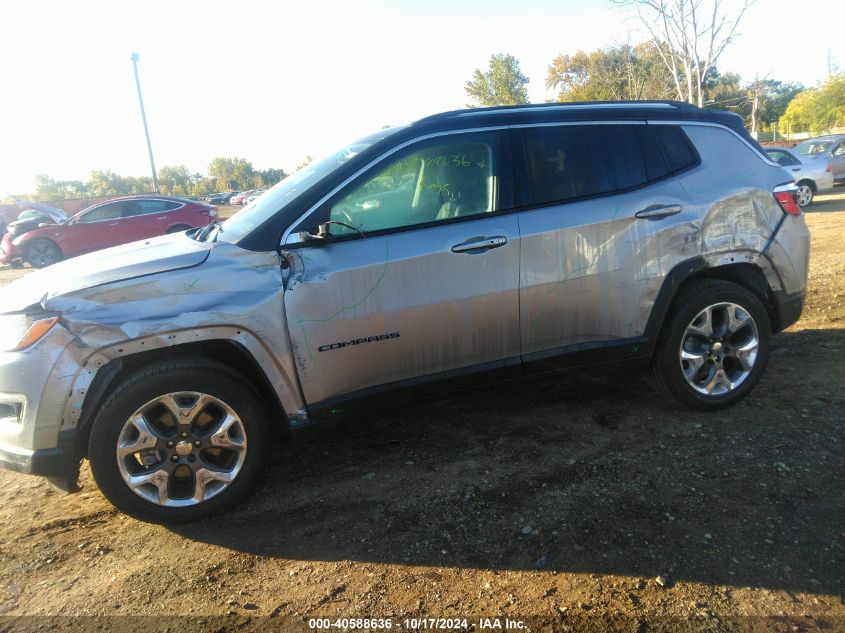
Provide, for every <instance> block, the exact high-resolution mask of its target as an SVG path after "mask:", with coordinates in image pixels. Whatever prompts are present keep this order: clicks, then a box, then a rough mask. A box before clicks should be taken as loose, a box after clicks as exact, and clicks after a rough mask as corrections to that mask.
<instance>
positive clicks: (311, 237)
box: [286, 224, 328, 244]
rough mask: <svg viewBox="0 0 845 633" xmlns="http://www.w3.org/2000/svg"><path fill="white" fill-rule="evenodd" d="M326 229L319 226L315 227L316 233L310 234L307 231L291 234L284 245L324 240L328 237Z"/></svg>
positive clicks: (323, 225)
mask: <svg viewBox="0 0 845 633" xmlns="http://www.w3.org/2000/svg"><path fill="white" fill-rule="evenodd" d="M327 228H328V227H327V226H326V225H325V224H321V225H319V226H318V227H317V233H310V232H309V231H298V232H296V233H291V234H290V235H289V236H288V239H287V241H286V244H304V243H305V242H314V241H318V240H325V239H326V238H327V237H328V231H327Z"/></svg>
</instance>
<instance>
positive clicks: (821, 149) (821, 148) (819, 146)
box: [794, 141, 833, 156]
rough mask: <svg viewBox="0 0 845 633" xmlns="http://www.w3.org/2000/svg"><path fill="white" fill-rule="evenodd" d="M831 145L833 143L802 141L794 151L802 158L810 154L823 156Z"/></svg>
mask: <svg viewBox="0 0 845 633" xmlns="http://www.w3.org/2000/svg"><path fill="white" fill-rule="evenodd" d="M831 145H833V141H804V142H803V143H801V144H800V145H796V146H795V148H794V149H795V151H796V152H798V153H799V154H803V155H804V156H810V155H812V154H824V153H825V152H827V150H829V149H830V146H831Z"/></svg>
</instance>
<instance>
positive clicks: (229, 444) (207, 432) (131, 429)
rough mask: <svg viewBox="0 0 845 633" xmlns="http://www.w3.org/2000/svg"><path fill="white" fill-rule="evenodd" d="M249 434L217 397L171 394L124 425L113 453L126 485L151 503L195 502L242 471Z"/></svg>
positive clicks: (215, 492)
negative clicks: (247, 435)
mask: <svg viewBox="0 0 845 633" xmlns="http://www.w3.org/2000/svg"><path fill="white" fill-rule="evenodd" d="M246 449H247V437H246V432H245V430H244V424H243V422H241V420H240V418H239V417H238V415H237V413H235V411H234V410H233V409H232V408H231V407H230V406H229V405H227V404H226V403H225V402H223V401H222V400H220V399H219V398H216V397H214V396H211V395H208V394H205V393H199V392H194V391H185V392H176V393H168V394H165V395H163V396H160V397H158V398H155V399H154V400H151V401H149V402H147V403H146V404H145V405H143V406H142V407H140V408H139V409H138V410H137V411H135V413H133V414H132V416H130V418H129V419H128V420H127V421H126V423H125V424H124V425H123V428H122V429H121V431H120V434H119V435H118V440H117V446H116V447H115V457H116V459H117V466H118V470H119V471H120V475H121V477H122V478H123V481H124V482H125V483H126V485H127V486H128V487H129V488H130V489H131V490H132V491H133V492H134V493H135V494H137V495H138V496H140V497H142V498H143V499H145V500H146V501H149V502H151V503H154V504H157V505H161V506H168V507H185V506H192V505H197V504H199V503H202V502H204V501H207V500H208V499H210V498H212V497H214V496H216V495H218V494H219V493H221V492H222V491H223V490H225V489H226V488H227V487H228V486H229V485H230V484H231V483H232V482H233V481H234V480H235V478H236V477H237V476H238V474H239V473H240V471H241V469H242V467H243V464H244V460H245V457H246Z"/></svg>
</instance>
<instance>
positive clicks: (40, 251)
mask: <svg viewBox="0 0 845 633" xmlns="http://www.w3.org/2000/svg"><path fill="white" fill-rule="evenodd" d="M23 258H24V259H25V260H26V261H27V262H29V264H30V265H31V266H34V267H35V268H44V267H45V266H50V265H52V264H55V263H56V262H59V261H61V259H62V251H61V250H59V247H58V246H56V243H55V242H51V241H50V240H47V239H43V238H37V239H34V240H32V241H31V242H29V243H28V244H27V245H26V246H25V247H24V250H23Z"/></svg>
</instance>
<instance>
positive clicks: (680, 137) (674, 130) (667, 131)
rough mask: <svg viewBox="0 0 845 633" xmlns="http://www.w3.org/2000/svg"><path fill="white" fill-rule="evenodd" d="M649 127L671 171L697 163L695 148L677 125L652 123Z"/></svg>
mask: <svg viewBox="0 0 845 633" xmlns="http://www.w3.org/2000/svg"><path fill="white" fill-rule="evenodd" d="M651 128H652V131H653V132H654V136H655V138H656V139H657V143H658V144H659V146H660V148H661V150H662V151H663V155H664V157H665V158H666V164H667V166H668V167H669V171H670V172H671V173H674V172H678V171H682V170H684V169H687V168H689V167H692V166H693V165H695V164H697V163H698V154H697V153H696V151H695V148H694V147H693V146H692V143H690V140H689V139H688V138H687V135H686V134H684V131H683V130H682V129H681V128H680V127H679V126H677V125H652V126H651Z"/></svg>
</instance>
